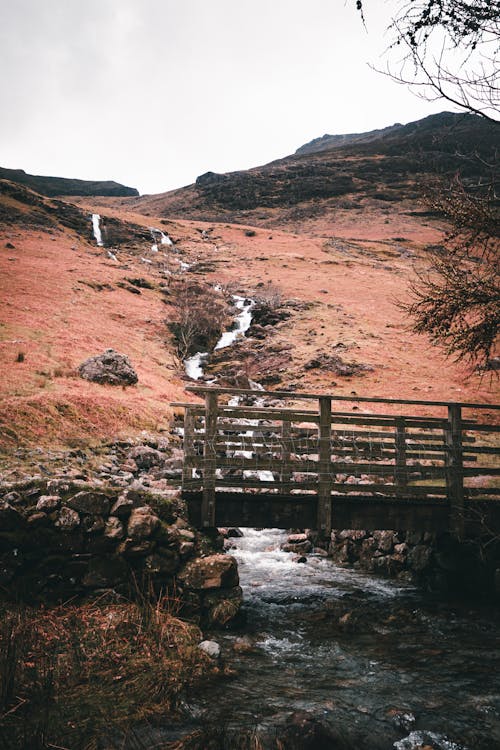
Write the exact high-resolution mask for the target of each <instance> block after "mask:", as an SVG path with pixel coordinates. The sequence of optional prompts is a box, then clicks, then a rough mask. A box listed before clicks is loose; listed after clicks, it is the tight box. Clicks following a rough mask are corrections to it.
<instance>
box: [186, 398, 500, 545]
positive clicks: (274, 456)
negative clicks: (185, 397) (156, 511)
mask: <svg viewBox="0 0 500 750" xmlns="http://www.w3.org/2000/svg"><path fill="white" fill-rule="evenodd" d="M188 390H190V391H192V392H194V393H196V394H197V395H201V396H202V397H204V403H200V402H198V403H178V404H174V406H177V407H182V408H183V409H184V453H185V458H184V469H183V491H184V492H185V493H189V492H200V491H202V493H203V500H202V509H201V516H202V524H203V526H205V527H212V526H214V525H215V508H216V498H217V491H222V490H224V491H227V490H228V489H230V490H232V491H237V492H238V491H239V492H249V493H253V494H255V495H262V494H264V493H271V494H272V495H273V496H274V495H280V496H291V495H295V494H297V493H300V494H301V495H305V496H308V495H310V496H311V497H312V498H313V499H314V500H315V501H316V502H317V528H318V530H320V531H321V532H322V533H324V534H327V533H329V531H330V529H331V525H332V503H333V505H334V504H335V496H351V495H356V496H357V497H360V496H362V497H367V498H368V497H372V498H381V497H384V498H391V499H392V500H393V501H401V502H409V501H418V500H422V499H429V498H432V499H433V500H435V501H436V502H443V503H446V504H448V506H449V511H450V514H449V518H450V526H451V528H452V529H453V530H454V531H456V532H457V533H458V534H461V533H462V530H463V523H464V518H465V515H466V505H467V504H468V503H471V502H473V501H475V500H485V499H488V498H490V499H492V498H495V497H497V496H499V495H500V480H498V479H497V478H498V477H500V448H499V446H498V442H497V441H495V434H496V433H498V432H500V426H499V425H498V424H495V423H494V420H493V417H494V415H495V413H496V412H497V411H498V409H500V406H499V405H491V404H460V403H448V402H438V401H434V402H433V401H417V400H397V399H382V398H364V397H357V396H336V395H318V394H299V393H289V392H276V391H272V392H263V391H251V390H245V389H232V388H228V389H223V388H213V387H208V386H196V387H189V388H188ZM228 399H229V401H228ZM269 399H274V400H276V399H279V401H278V404H279V405H278V406H264V405H263V404H264V400H267V401H268V400H269ZM311 401H313V402H316V403H315V407H316V408H314V409H311V408H309V405H310V404H311ZM282 402H285V403H286V404H288V403H295V404H296V405H295V406H288V405H286V406H281V403H282ZM297 402H298V403H297ZM367 404H373V405H376V408H377V409H382V412H372V411H369V412H365V413H362V412H361V411H360V408H362V407H361V406H360V405H363V407H365V405H367ZM338 406H340V407H341V408H342V407H343V410H340V409H339V408H338ZM346 406H348V407H349V411H348V410H346V408H345V407H346ZM334 407H335V408H334ZM408 407H412V408H411V409H410V408H408ZM417 407H418V409H419V410H420V411H421V412H423V413H422V414H421V415H418V414H415V413H408V412H411V411H412V409H415V411H417ZM470 410H475V411H474V414H478V413H479V414H482V415H483V414H484V416H485V417H486V419H484V420H483V419H482V420H481V421H477V420H476V419H473V418H466V417H465V416H464V413H466V412H467V411H470ZM429 411H434V412H436V411H438V414H436V415H434V416H429V414H428V412H429ZM426 412H427V413H426ZM488 420H489V421H488ZM257 499H258V498H256V500H257Z"/></svg>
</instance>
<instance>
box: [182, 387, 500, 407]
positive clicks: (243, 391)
mask: <svg viewBox="0 0 500 750" xmlns="http://www.w3.org/2000/svg"><path fill="white" fill-rule="evenodd" d="M186 391H190V392H191V393H205V392H206V391H213V392H217V393H227V394H231V395H240V396H242V395H254V396H259V397H262V396H269V397H270V398H283V399H290V400H295V401H298V400H300V399H314V400H317V399H319V398H321V397H322V396H323V397H325V396H326V397H327V398H329V399H330V400H331V401H351V402H357V401H359V402H365V403H372V404H376V403H383V404H413V405H415V406H445V407H448V406H450V405H451V404H455V402H450V401H421V400H418V399H395V398H382V397H380V396H373V397H371V398H370V397H366V396H339V395H335V394H331V395H330V394H322V393H297V392H295V391H256V390H253V389H251V388H214V387H213V386H200V385H188V386H186ZM456 405H458V406H461V407H462V408H467V409H493V410H495V409H500V404H473V403H457V404H456Z"/></svg>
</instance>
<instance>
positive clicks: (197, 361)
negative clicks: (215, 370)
mask: <svg viewBox="0 0 500 750" xmlns="http://www.w3.org/2000/svg"><path fill="white" fill-rule="evenodd" d="M207 357H208V352H198V353H197V354H193V356H192V357H188V359H185V360H184V368H185V370H186V375H187V376H188V378H192V379H193V380H199V379H200V378H201V376H202V375H203V363H204V362H205V360H206V358H207Z"/></svg>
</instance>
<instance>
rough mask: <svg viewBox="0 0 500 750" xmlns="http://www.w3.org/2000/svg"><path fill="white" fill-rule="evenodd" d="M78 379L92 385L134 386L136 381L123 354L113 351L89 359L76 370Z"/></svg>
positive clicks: (132, 369) (107, 350)
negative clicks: (87, 381) (82, 379)
mask: <svg viewBox="0 0 500 750" xmlns="http://www.w3.org/2000/svg"><path fill="white" fill-rule="evenodd" d="M78 372H79V374H80V377H82V378H84V379H85V380H90V381H91V382H92V383H108V384H109V385H134V384H135V383H137V381H138V377H137V373H136V372H135V370H134V368H133V367H132V365H131V363H130V360H129V358H128V357H127V356H126V355H125V354H119V353H118V352H116V351H115V350H114V349H106V351H105V352H103V354H99V355H97V356H95V357H89V358H88V359H86V360H85V361H84V362H82V364H81V365H80V367H79V368H78Z"/></svg>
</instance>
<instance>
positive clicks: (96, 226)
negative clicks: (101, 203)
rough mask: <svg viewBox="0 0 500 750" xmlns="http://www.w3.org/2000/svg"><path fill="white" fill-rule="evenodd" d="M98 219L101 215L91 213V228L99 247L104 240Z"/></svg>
mask: <svg viewBox="0 0 500 750" xmlns="http://www.w3.org/2000/svg"><path fill="white" fill-rule="evenodd" d="M100 220H101V217H100V216H99V214H92V229H93V230H94V238H95V241H96V242H97V244H98V245H99V247H102V246H103V245H104V242H103V241H102V234H101V227H100V226H99V222H100Z"/></svg>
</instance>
